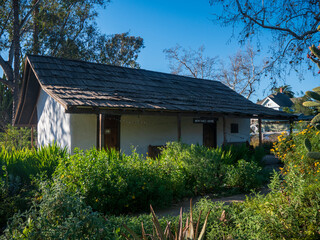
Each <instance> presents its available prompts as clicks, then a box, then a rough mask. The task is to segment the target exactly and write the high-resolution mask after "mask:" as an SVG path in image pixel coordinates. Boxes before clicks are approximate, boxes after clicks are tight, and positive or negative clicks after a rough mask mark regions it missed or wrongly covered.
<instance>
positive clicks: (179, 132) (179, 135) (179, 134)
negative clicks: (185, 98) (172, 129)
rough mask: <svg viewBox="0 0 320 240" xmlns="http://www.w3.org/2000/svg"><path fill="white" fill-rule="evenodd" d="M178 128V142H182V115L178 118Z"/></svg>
mask: <svg viewBox="0 0 320 240" xmlns="http://www.w3.org/2000/svg"><path fill="white" fill-rule="evenodd" d="M177 127H178V142H180V141H181V115H180V114H178V116H177Z"/></svg>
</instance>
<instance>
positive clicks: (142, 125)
mask: <svg viewBox="0 0 320 240" xmlns="http://www.w3.org/2000/svg"><path fill="white" fill-rule="evenodd" d="M192 121H193V118H186V117H182V118H181V140H182V142H185V143H188V144H191V143H199V144H202V124H193V122H192ZM177 140H178V128H177V117H175V116H159V115H157V116H145V115H143V116H136V115H122V116H121V125H120V148H121V150H122V151H123V152H125V153H131V146H134V147H135V148H136V150H137V152H138V153H139V154H146V152H147V151H148V146H149V145H155V146H158V145H164V144H165V143H166V142H169V141H177Z"/></svg>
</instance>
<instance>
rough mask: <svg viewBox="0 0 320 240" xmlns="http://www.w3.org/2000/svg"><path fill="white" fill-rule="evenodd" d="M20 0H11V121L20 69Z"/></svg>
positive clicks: (14, 108)
mask: <svg viewBox="0 0 320 240" xmlns="http://www.w3.org/2000/svg"><path fill="white" fill-rule="evenodd" d="M19 1H20V0H12V7H13V41H12V42H13V48H14V53H13V56H14V62H13V88H12V93H13V104H12V105H13V107H12V122H13V121H14V118H15V113H16V107H17V105H18V101H19V78H20V74H19V70H20V20H19V14H20V13H19V12H20V6H19Z"/></svg>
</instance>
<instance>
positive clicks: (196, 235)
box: [194, 210, 202, 238]
mask: <svg viewBox="0 0 320 240" xmlns="http://www.w3.org/2000/svg"><path fill="white" fill-rule="evenodd" d="M201 215H202V210H200V213H199V218H198V221H197V225H196V232H195V234H194V236H195V238H197V237H198V232H199V225H200V218H201Z"/></svg>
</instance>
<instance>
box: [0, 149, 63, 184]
mask: <svg viewBox="0 0 320 240" xmlns="http://www.w3.org/2000/svg"><path fill="white" fill-rule="evenodd" d="M66 157H67V152H66V150H65V149H60V148H59V147H58V146H57V145H56V144H53V145H51V146H46V147H41V148H39V149H38V150H36V149H32V150H30V149H27V148H24V149H20V150H17V149H14V148H13V149H10V150H8V149H6V148H4V147H2V148H1V149H0V165H1V166H5V167H6V169H7V172H8V175H10V176H13V177H19V178H20V179H21V181H22V182H24V183H25V182H27V183H29V182H30V180H31V177H32V176H36V175H37V174H40V173H43V172H46V174H47V176H48V177H49V178H50V177H51V175H52V174H53V172H54V171H55V168H56V167H57V165H58V163H59V160H60V159H63V158H66ZM0 174H3V172H1V169H0Z"/></svg>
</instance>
